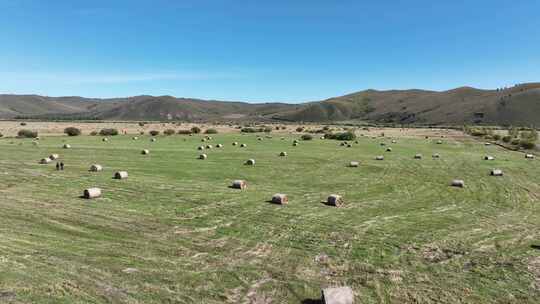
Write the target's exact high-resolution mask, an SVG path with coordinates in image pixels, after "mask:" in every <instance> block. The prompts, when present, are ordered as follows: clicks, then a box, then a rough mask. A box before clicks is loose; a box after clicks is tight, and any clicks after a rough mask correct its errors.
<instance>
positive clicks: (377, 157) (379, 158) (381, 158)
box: [375, 155, 384, 160]
mask: <svg viewBox="0 0 540 304" xmlns="http://www.w3.org/2000/svg"><path fill="white" fill-rule="evenodd" d="M375 160H384V156H382V155H379V156H376V157H375Z"/></svg>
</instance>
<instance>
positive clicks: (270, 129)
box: [263, 127, 272, 133]
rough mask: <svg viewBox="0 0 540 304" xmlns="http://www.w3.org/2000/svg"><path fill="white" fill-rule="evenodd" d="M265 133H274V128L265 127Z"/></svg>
mask: <svg viewBox="0 0 540 304" xmlns="http://www.w3.org/2000/svg"><path fill="white" fill-rule="evenodd" d="M263 131H264V133H270V132H272V127H264V129H263Z"/></svg>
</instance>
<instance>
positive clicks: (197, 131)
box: [191, 127, 201, 134]
mask: <svg viewBox="0 0 540 304" xmlns="http://www.w3.org/2000/svg"><path fill="white" fill-rule="evenodd" d="M191 133H193V134H199V133H201V128H199V127H193V128H191Z"/></svg>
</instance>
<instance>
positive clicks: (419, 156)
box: [414, 154, 422, 159]
mask: <svg viewBox="0 0 540 304" xmlns="http://www.w3.org/2000/svg"><path fill="white" fill-rule="evenodd" d="M414 159H422V154H416V155H415V156H414Z"/></svg>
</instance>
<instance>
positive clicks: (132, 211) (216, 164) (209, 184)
mask: <svg viewBox="0 0 540 304" xmlns="http://www.w3.org/2000/svg"><path fill="white" fill-rule="evenodd" d="M213 137H214V139H213V140H212V141H211V144H212V145H214V146H215V145H216V144H218V143H222V144H224V148H223V149H216V148H214V149H212V150H209V151H205V153H207V154H208V156H209V157H208V159H207V160H198V159H197V157H198V155H199V151H197V150H196V148H197V146H199V145H201V144H203V143H201V141H200V140H201V138H202V136H193V137H187V136H179V135H174V136H170V137H164V136H162V137H158V140H157V142H150V140H149V137H145V136H142V137H140V139H139V140H138V141H133V140H132V139H131V136H116V137H111V138H110V141H109V142H102V141H101V137H91V136H81V137H73V138H71V137H70V138H68V137H45V138H42V140H41V141H40V143H39V145H36V146H35V145H33V144H32V143H31V140H22V139H12V138H4V139H0V216H1V218H0V303H304V304H306V303H318V302H317V299H319V298H320V289H321V288H322V287H325V286H334V285H348V286H351V287H352V288H353V290H354V292H355V293H356V300H357V302H358V303H538V302H540V300H539V299H540V258H539V257H540V250H538V248H540V247H538V246H540V206H539V197H540V166H539V164H538V160H532V161H531V160H525V158H524V155H523V154H521V153H518V152H510V151H507V150H504V149H502V148H500V147H497V146H489V147H487V146H484V145H481V144H479V143H477V142H474V141H460V142H457V141H452V140H450V139H445V140H444V144H442V145H437V144H436V143H435V141H436V140H435V139H433V140H425V139H399V138H398V139H397V140H398V142H397V143H396V144H391V143H390V140H389V139H371V138H364V137H361V138H359V139H358V140H359V144H354V145H353V147H352V148H346V147H340V146H339V145H338V144H339V142H337V141H332V140H320V139H316V140H313V141H303V142H301V143H300V145H299V146H298V147H293V146H292V144H291V143H292V140H293V139H294V137H292V136H288V137H286V140H280V138H279V137H280V136H274V138H273V139H264V140H262V141H257V140H256V137H255V135H240V134H223V135H222V134H218V135H215V136H213ZM233 141H238V142H239V143H246V144H247V145H248V146H247V147H246V148H240V147H234V146H232V145H231V143H232V142H233ZM381 141H385V142H386V143H387V144H388V146H391V147H392V148H393V152H385V149H386V147H382V146H380V145H379V143H380V142H381ZM64 142H68V143H69V144H71V145H72V149H62V148H61V146H62V144H63V143H64ZM142 149H149V150H150V155H147V156H143V155H141V154H140V151H141V150H142ZM280 151H287V152H288V154H289V155H288V156H287V157H281V158H280V157H278V153H279V152H280ZM51 153H59V154H60V156H61V160H62V161H64V163H65V165H66V169H65V170H64V171H56V170H55V168H54V163H52V164H48V165H40V164H38V161H39V159H40V158H43V157H46V156H48V155H50V154H51ZM416 153H422V154H423V156H424V158H423V159H422V160H414V159H413V156H414V155H415V154H416ZM433 153H439V154H440V155H441V159H432V158H431V155H432V154H433ZM486 154H490V155H493V156H495V158H496V159H495V161H484V160H482V158H483V156H484V155H486ZM376 155H384V156H385V160H384V161H375V160H374V157H375V156H376ZM249 158H254V159H255V160H256V165H255V166H253V167H251V166H245V165H243V163H244V161H246V160H247V159H249ZM350 161H360V167H358V168H348V167H347V164H348V163H349V162H350ZM93 163H97V164H101V165H103V166H104V171H103V172H98V173H92V172H88V168H89V167H90V165H91V164H93ZM492 168H499V169H502V170H503V171H504V173H505V176H503V177H491V176H489V173H490V170H491V169H492ZM118 170H127V171H128V172H129V178H128V179H127V180H114V179H112V176H113V174H114V172H115V171H118ZM455 178H460V179H463V180H464V181H465V185H466V187H465V188H463V189H459V188H452V187H450V186H449V184H450V182H451V180H452V179H455ZM234 179H245V180H246V181H247V182H248V184H249V187H248V189H247V190H244V191H240V190H235V189H231V188H229V186H230V184H231V182H232V181H233V180H234ZM94 186H95V187H100V188H102V189H103V197H102V198H100V199H95V200H85V199H82V198H80V196H81V195H82V191H83V189H85V188H87V187H94ZM278 192H281V193H286V194H288V196H289V199H290V203H289V205H287V206H279V205H275V204H271V203H268V200H269V199H270V198H271V197H272V195H273V194H274V193H278ZM332 193H337V194H341V195H343V196H344V198H345V200H346V205H345V206H344V207H342V208H335V207H329V206H326V205H324V204H322V202H323V201H325V200H326V197H327V196H328V195H329V194H332Z"/></svg>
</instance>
